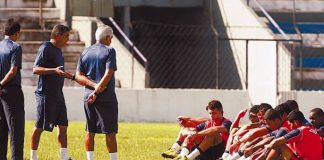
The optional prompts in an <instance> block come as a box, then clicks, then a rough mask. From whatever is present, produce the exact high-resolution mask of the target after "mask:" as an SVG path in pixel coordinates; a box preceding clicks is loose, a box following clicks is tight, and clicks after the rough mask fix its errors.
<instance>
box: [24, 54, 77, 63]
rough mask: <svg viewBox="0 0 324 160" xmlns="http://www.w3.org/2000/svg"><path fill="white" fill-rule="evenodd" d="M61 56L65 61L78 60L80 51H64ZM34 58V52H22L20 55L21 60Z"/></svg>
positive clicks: (32, 60) (28, 60) (31, 60)
mask: <svg viewBox="0 0 324 160" xmlns="http://www.w3.org/2000/svg"><path fill="white" fill-rule="evenodd" d="M63 56H64V61H65V62H77V61H78V60H79V56H80V53H79V52H75V53H73V52H68V53H64V54H63ZM35 58H36V53H23V55H22V61H23V62H34V61H35Z"/></svg>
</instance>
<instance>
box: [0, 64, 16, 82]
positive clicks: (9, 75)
mask: <svg viewBox="0 0 324 160" xmlns="http://www.w3.org/2000/svg"><path fill="white" fill-rule="evenodd" d="M17 70H18V67H17V66H13V67H11V68H10V70H9V72H8V73H7V74H6V76H5V77H4V78H3V79H2V80H1V81H0V85H1V86H4V85H6V84H7V83H8V82H9V81H10V79H12V77H14V76H15V75H16V73H17Z"/></svg>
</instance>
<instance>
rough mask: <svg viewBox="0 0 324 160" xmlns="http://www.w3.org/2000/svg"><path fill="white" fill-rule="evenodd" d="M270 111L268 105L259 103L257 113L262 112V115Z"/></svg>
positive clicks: (270, 107)
mask: <svg viewBox="0 0 324 160" xmlns="http://www.w3.org/2000/svg"><path fill="white" fill-rule="evenodd" d="M268 109H272V106H271V105H270V104H268V103H261V104H260V107H259V111H260V112H262V113H263V114H264V113H265V112H266V111H267V110H268Z"/></svg>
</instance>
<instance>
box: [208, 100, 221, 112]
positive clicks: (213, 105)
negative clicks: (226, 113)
mask: <svg viewBox="0 0 324 160" xmlns="http://www.w3.org/2000/svg"><path fill="white" fill-rule="evenodd" d="M208 109H210V110H214V109H218V110H220V111H223V105H222V103H221V102H220V101H219V100H215V99H213V100H211V101H209V102H208V105H207V106H206V110H208Z"/></svg>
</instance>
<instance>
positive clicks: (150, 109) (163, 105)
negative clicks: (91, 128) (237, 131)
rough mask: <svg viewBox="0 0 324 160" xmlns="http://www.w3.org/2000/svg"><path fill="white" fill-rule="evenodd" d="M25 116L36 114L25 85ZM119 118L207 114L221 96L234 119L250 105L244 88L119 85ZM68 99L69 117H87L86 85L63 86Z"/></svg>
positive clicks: (156, 119)
mask: <svg viewBox="0 0 324 160" xmlns="http://www.w3.org/2000/svg"><path fill="white" fill-rule="evenodd" d="M23 91H24V94H25V111H26V119H28V120H33V119H34V118H35V117H36V116H35V115H36V108H35V106H36V105H35V96H34V91H35V87H27V86H24V87H23ZM116 91H117V98H118V102H119V120H120V121H128V122H175V118H176V117H177V116H179V115H188V116H208V114H207V112H206V111H205V106H206V105H207V102H208V101H209V100H210V99H212V98H217V99H219V100H220V101H221V102H222V103H223V106H224V111H225V116H226V117H228V118H231V119H234V117H235V116H236V114H237V112H238V111H239V110H240V109H242V108H246V107H247V106H248V97H247V93H246V92H245V91H226V90H223V91H220V90H183V89H145V90H140V89H139V90H134V89H117V90H116ZM64 95H65V101H66V105H67V108H68V116H69V119H70V120H74V121H83V120H85V116H84V110H83V102H82V101H83V88H81V87H76V88H64Z"/></svg>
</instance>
